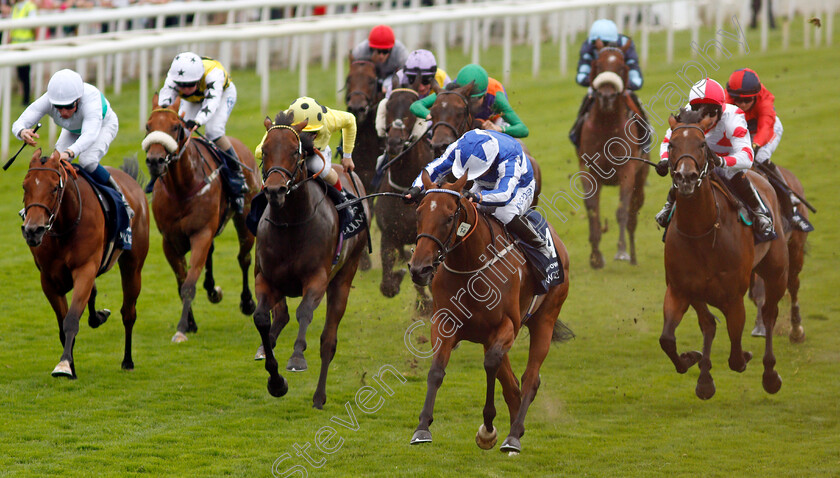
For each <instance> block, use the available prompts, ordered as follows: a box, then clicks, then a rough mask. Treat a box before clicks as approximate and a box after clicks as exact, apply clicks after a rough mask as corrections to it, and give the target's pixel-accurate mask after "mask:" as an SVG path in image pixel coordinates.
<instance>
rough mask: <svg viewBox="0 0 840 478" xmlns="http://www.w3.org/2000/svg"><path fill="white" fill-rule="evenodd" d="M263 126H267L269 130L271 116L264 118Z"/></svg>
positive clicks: (266, 128)
mask: <svg viewBox="0 0 840 478" xmlns="http://www.w3.org/2000/svg"><path fill="white" fill-rule="evenodd" d="M263 126H265V130H266V131H268V130H269V129H270V128H271V118H269V117H268V116H266V117H265V119H264V120H263Z"/></svg>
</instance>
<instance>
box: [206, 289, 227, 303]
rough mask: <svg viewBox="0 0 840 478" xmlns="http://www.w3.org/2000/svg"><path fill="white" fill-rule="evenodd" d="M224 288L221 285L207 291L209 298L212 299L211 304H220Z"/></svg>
mask: <svg viewBox="0 0 840 478" xmlns="http://www.w3.org/2000/svg"><path fill="white" fill-rule="evenodd" d="M223 295H224V294H222V288H221V287H219V286H216V287H213V289H212V290H208V291H207V300H209V301H210V303H211V304H218V303H219V302H221V301H222V296H223Z"/></svg>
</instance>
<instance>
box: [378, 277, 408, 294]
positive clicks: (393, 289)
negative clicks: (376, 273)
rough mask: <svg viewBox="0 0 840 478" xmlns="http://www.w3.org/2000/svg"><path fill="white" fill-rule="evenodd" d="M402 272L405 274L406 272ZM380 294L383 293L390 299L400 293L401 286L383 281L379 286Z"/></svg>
mask: <svg viewBox="0 0 840 478" xmlns="http://www.w3.org/2000/svg"><path fill="white" fill-rule="evenodd" d="M402 272H403V273H404V272H405V271H402ZM379 292H382V295H384V296H385V297H387V298H389V299H390V298H392V297H396V295H397V294H399V293H400V285H399V284H397V283H396V281H390V282H385V281H383V282H381V283H380V284H379Z"/></svg>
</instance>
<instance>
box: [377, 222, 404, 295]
mask: <svg viewBox="0 0 840 478" xmlns="http://www.w3.org/2000/svg"><path fill="white" fill-rule="evenodd" d="M398 256H400V248H399V247H397V245H396V244H395V243H394V240H393V238H392V237H391V236H390V234H388V233H387V231H385V232H382V240H381V241H380V246H379V258H380V259H381V260H382V282H380V283H379V291H380V292H382V295H384V296H385V297H394V296H396V295H397V294H399V293H400V282H402V280H403V276H404V275H405V269H402V270H399V271H397V272H394V263H395V262H396V260H397V257H398Z"/></svg>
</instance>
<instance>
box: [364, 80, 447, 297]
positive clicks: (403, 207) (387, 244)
mask: <svg viewBox="0 0 840 478" xmlns="http://www.w3.org/2000/svg"><path fill="white" fill-rule="evenodd" d="M417 97H418V95H417V92H416V91H414V90H412V89H410V88H397V89H395V90H393V91H392V92H391V96H390V98H389V99H388V103H387V105H386V108H385V111H386V124H387V128H388V135H387V139H386V142H385V153H386V155H385V157H386V158H389V159H391V158H393V159H394V160H395V161H396V162H394V163H393V164H392V166H390V167H389V168H388V170H387V171H386V172H385V173H384V180H383V182H382V185H381V186H380V188H379V190H380V191H386V192H395V193H402V194H405V192H406V191H407V190H408V188H410V187H411V184H412V182H413V181H414V179H415V178H417V175H418V174H420V170H421V169H423V168H424V167H425V166H426V165H427V164H429V163H430V162H431V161H432V159H433V158H432V146H431V144H430V143H429V140H428V138H427V137H426V135H425V134H423V132H422V131H418V123H419V122H420V120H419V119H417V117H416V116H414V114H412V113H411V111H410V110H409V108H410V107H411V103H412V102H414V101H416V100H417ZM420 128H422V126H420ZM412 134H420V135H421V137H419V138H414V137H413V136H412ZM408 148H410V149H408ZM397 156H399V157H397ZM374 216H375V217H376V223H377V224H378V225H379V230H380V231H381V236H380V240H381V242H380V246H379V254H380V257H381V259H382V282H381V283H380V284H379V290H380V291H381V292H382V295H384V296H385V297H394V296H396V295H397V294H398V293H399V292H400V283H401V282H402V279H403V276H404V275H405V273H406V270H405V269H401V270H399V271H396V272H394V263H395V262H396V261H397V260H404V259H403V258H404V257H405V246H406V245H407V244H412V245H413V244H414V240H415V239H416V237H417V227H416V214H415V212H414V207H413V206H412V205H410V204H406V203H404V202H403V201H394V200H390V199H385V200H383V199H380V200H379V201H377V202H376V204H375V206H374ZM414 287H415V288H416V289H417V309H418V310H420V311H421V312H423V313H428V312H429V308H430V307H431V299H430V298H429V296H428V295H427V294H426V288H425V287H421V286H418V285H415V286H414Z"/></svg>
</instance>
